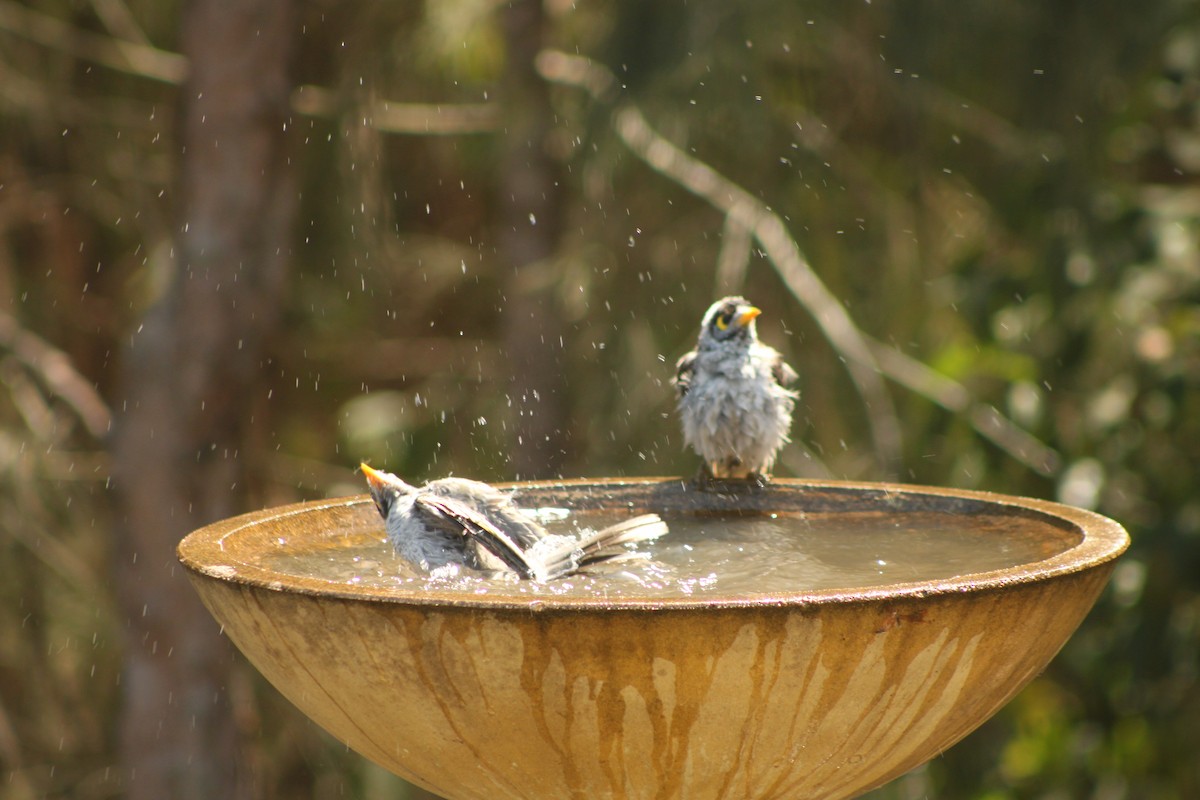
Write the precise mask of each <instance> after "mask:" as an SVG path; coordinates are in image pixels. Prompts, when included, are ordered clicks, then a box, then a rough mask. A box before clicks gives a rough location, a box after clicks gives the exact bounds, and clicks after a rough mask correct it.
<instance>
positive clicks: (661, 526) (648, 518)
mask: <svg viewBox="0 0 1200 800" xmlns="http://www.w3.org/2000/svg"><path fill="white" fill-rule="evenodd" d="M665 533H667V523H665V522H663V520H662V518H661V517H659V516H658V515H657V514H642V515H641V516H637V517H631V518H629V519H627V520H622V521H621V522H618V523H616V524H614V525H609V526H608V527H606V528H601V529H600V530H598V531H586V532H585V533H584V534H583V535H582V536H580V537H578V538H576V537H571V536H555V537H553V539H543V540H542V541H541V542H538V544H537V545H535V547H534V549H535V550H538V551H540V552H538V553H537V559H536V560H537V561H538V562H540V563H541V564H542V565H544V567H545V574H546V576H547V578H557V577H560V576H562V575H567V574H569V573H571V572H573V571H574V570H576V569H578V568H579V567H581V566H586V565H588V564H597V563H600V562H602V561H612V560H623V559H628V558H630V557H632V556H636V555H637V554H636V553H633V552H631V551H629V550H627V549H625V547H624V546H623V545H626V544H633V543H635V542H648V541H650V540H652V539H657V538H658V537H660V536H662V535H664V534H665ZM531 555H532V553H531Z"/></svg>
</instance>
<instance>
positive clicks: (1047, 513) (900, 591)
mask: <svg viewBox="0 0 1200 800" xmlns="http://www.w3.org/2000/svg"><path fill="white" fill-rule="evenodd" d="M687 483H688V481H686V480H684V479H681V478H661V477H657V478H573V479H564V480H545V481H520V482H510V483H497V484H494V485H495V486H497V487H498V488H502V489H510V490H516V491H518V492H529V491H546V492H553V491H567V490H571V489H575V490H579V489H598V490H604V489H609V490H621V489H634V490H643V489H645V490H651V491H653V490H654V489H656V488H667V489H674V488H675V487H674V486H672V484H677V485H685V486H686V484H687ZM768 488H769V489H770V490H771V491H780V490H782V491H799V492H803V491H817V492H828V493H832V495H834V496H836V495H839V494H840V495H852V494H863V493H870V494H871V495H872V496H873V497H876V498H895V499H896V500H901V499H902V500H904V501H906V502H914V501H915V502H917V503H918V504H919V503H920V501H921V500H922V499H923V498H924V499H927V500H931V501H934V502H937V501H939V500H941V501H943V502H945V501H949V502H954V501H964V502H967V503H970V504H973V505H974V504H982V505H983V506H985V507H989V508H994V509H995V510H996V512H997V513H1002V514H1007V515H1012V516H1021V517H1026V518H1029V517H1032V518H1034V519H1037V520H1039V521H1041V522H1042V523H1044V524H1048V525H1050V526H1052V527H1056V528H1059V529H1065V530H1067V531H1072V532H1074V533H1076V534H1077V535H1078V537H1079V541H1078V542H1077V543H1075V544H1073V545H1071V546H1069V547H1067V548H1066V549H1065V550H1062V551H1061V552H1058V553H1055V554H1053V555H1050V556H1048V557H1047V558H1044V559H1041V560H1038V561H1032V562H1028V563H1026V564H1020V565H1017V566H1013V567H1007V568H1004V569H998V570H988V571H981V572H973V573H967V574H964V575H959V576H954V577H949V578H938V579H933V580H927V581H908V582H898V583H889V584H880V585H876V586H860V587H855V588H852V589H814V590H797V591H772V592H762V593H752V594H741V595H728V594H721V593H719V592H714V593H711V594H709V593H705V594H703V595H699V596H696V595H691V596H670V597H667V596H664V597H654V596H644V595H638V596H629V597H611V596H609V597H575V596H561V595H549V594H542V593H519V592H515V591H504V590H503V589H502V588H498V590H497V591H495V592H492V591H489V592H488V593H486V594H482V595H474V594H466V593H464V592H462V591H461V590H453V589H445V590H441V589H437V588H430V587H427V586H425V585H422V586H419V587H414V588H413V589H407V588H405V587H399V586H397V587H381V586H371V585H351V584H342V583H333V582H330V581H325V580H321V579H316V578H308V577H303V576H293V575H286V574H282V573H277V572H272V571H270V570H267V569H265V568H263V567H261V566H259V565H257V564H250V563H247V562H245V561H243V560H238V559H235V558H233V557H231V556H230V554H229V553H228V551H226V550H225V548H224V542H225V540H226V539H227V538H228V537H230V536H233V535H235V534H238V533H239V532H244V531H246V530H248V529H251V528H254V527H257V526H259V525H264V524H269V523H271V522H273V521H277V520H280V519H285V518H290V517H294V516H299V515H304V514H313V513H321V512H331V511H336V510H338V509H343V510H348V509H356V508H358V507H361V506H367V507H373V501H372V500H371V498H370V497H369V496H368V495H365V494H363V495H354V496H350V497H341V498H334V499H329V500H310V501H305V502H300V503H292V504H288V505H283V506H274V507H270V508H264V509H260V510H258V511H251V512H248V513H245V514H240V515H238V516H234V517H229V518H227V519H223V520H220V521H218V522H214V523H212V524H209V525H206V526H204V527H202V528H199V529H197V530H195V531H192V532H191V533H189V534H188V535H187V536H185V537H184V538H183V539H182V540H181V541H180V543H179V545H178V547H177V551H176V555H177V557H178V559H179V561H180V562H181V563H182V564H183V566H184V567H185V568H187V570H188V571H189V572H190V573H191V574H192V575H193V576H197V577H201V578H207V579H212V580H217V581H222V582H226V583H229V584H232V585H234V586H245V587H256V588H258V589H265V590H268V591H272V592H287V593H292V594H300V595H310V596H314V597H321V598H337V599H340V600H346V601H359V602H370V603H390V604H400V605H410V606H431V605H432V606H443V607H456V608H470V609H478V610H521V611H539V612H549V611H589V610H606V611H612V610H619V609H629V610H641V611H645V610H665V609H680V610H684V609H714V608H717V609H719V608H745V607H776V606H798V607H806V606H819V605H820V606H823V605H831V604H843V605H845V604H858V603H868V602H879V601H886V600H903V599H907V598H926V597H931V596H945V595H956V594H967V593H970V594H976V593H980V592H992V591H999V590H1002V589H1006V588H1010V587H1014V586H1020V585H1028V584H1035V583H1040V582H1044V581H1048V580H1052V579H1055V578H1059V577H1064V576H1070V575H1077V574H1081V573H1084V572H1087V571H1089V570H1092V569H1095V568H1097V567H1102V566H1105V565H1109V564H1110V563H1111V562H1112V561H1114V560H1115V559H1116V558H1117V557H1118V556H1120V555H1121V554H1122V553H1123V552H1124V551H1125V550H1126V549H1127V548H1128V546H1129V543H1130V539H1129V534H1128V533H1127V532H1126V530H1125V528H1124V527H1123V526H1122V525H1121V524H1120V523H1118V522H1116V521H1115V520H1112V519H1110V518H1108V517H1105V516H1103V515H1101V514H1098V513H1096V512H1094V511H1089V510H1086V509H1082V508H1077V507H1074V506H1068V505H1064V504H1062V503H1056V502H1053V501H1049V500H1041V499H1037V498H1031V497H1022V496H1017V495H1006V494H998V493H994V492H988V491H980V490H974V489H955V488H946V487H936V486H922V485H917V484H904V483H890V482H873V481H849V480H811V479H800V478H776V479H774V480H773V481H772V482H771V484H770V486H769V487H768ZM746 496H747V497H752V496H753V495H746ZM735 511H736V509H735ZM381 525H382V523H381ZM230 562H233V563H230ZM501 587H502V585H501Z"/></svg>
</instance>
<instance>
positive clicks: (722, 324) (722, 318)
mask: <svg viewBox="0 0 1200 800" xmlns="http://www.w3.org/2000/svg"><path fill="white" fill-rule="evenodd" d="M732 319H733V314H730V313H729V312H725V313H724V314H718V315H717V318H716V320H715V322H716V323H717V330H719V331H723V330H725V329H726V328H728V327H729V321H730V320H732Z"/></svg>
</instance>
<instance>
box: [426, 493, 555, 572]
mask: <svg viewBox="0 0 1200 800" xmlns="http://www.w3.org/2000/svg"><path fill="white" fill-rule="evenodd" d="M414 503H416V504H419V505H421V506H423V507H424V508H425V509H427V510H428V511H431V512H433V513H435V514H440V515H442V516H444V517H447V518H449V519H451V520H453V521H454V522H455V523H457V524H458V525H460V526H461V527H462V531H463V533H464V534H465V535H466V536H468V537H470V538H471V539H473V540H474V541H476V542H478V543H479V544H480V545H481V546H482V547H484V548H485V549H486V550H487V551H488V552H489V553H492V554H493V555H494V556H496V558H498V559H500V560H501V561H503V562H504V563H505V564H506V565H507V566H508V567H509V568H511V569H512V570H513V571H514V572H516V573H517V574H519V575H520V576H521V577H522V578H539V579H540V578H541V577H542V575H541V573H542V570H541V569H539V568H538V565H536V564H534V563H533V562H532V561H530V559H529V558H528V557H527V556H526V554H525V551H524V550H523V549H522V548H521V546H520V544H519V543H518V542H517V540H515V539H514V538H513V537H512V536H510V535H509V534H508V533H506V532H505V531H504V530H503V529H501V528H500V527H499V526H498V525H496V524H495V523H493V522H492V521H491V520H490V519H488V518H487V516H486V515H484V514H481V513H479V512H478V511H477V510H475V509H474V508H472V507H471V506H470V505H468V504H467V503H464V502H462V501H460V500H456V499H455V498H453V497H445V496H439V495H435V494H430V493H428V492H422V493H421V494H420V495H418V496H417V499H416V500H415V501H414Z"/></svg>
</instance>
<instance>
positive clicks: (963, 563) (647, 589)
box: [259, 509, 1073, 599]
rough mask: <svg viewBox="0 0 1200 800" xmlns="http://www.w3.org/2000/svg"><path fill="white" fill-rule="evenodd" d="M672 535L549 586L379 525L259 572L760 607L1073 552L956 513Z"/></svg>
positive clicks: (782, 518)
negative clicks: (395, 543)
mask: <svg viewBox="0 0 1200 800" xmlns="http://www.w3.org/2000/svg"><path fill="white" fill-rule="evenodd" d="M531 513H534V514H535V515H536V516H538V517H539V519H540V520H541V521H542V522H543V524H545V525H546V526H547V528H548V529H550V530H551V531H552V532H555V533H569V532H571V531H572V530H573V529H577V528H579V527H601V526H604V525H608V524H611V523H612V522H613V521H615V519H617V517H615V516H614V515H612V514H607V515H606V514H602V513H593V512H588V513H578V514H570V513H569V512H566V511H565V510H558V509H539V510H536V511H533V512H531ZM664 519H665V521H666V522H667V525H668V526H669V528H670V533H668V534H667V535H666V536H664V537H662V538H661V539H659V540H658V541H655V542H649V543H643V544H641V545H640V546H639V547H638V551H639V552H640V553H643V554H644V558H639V559H637V560H629V561H621V562H618V563H614V564H608V565H601V566H597V567H594V568H590V569H589V570H587V571H586V572H583V573H580V574H576V575H571V576H567V577H564V578H560V579H558V580H555V581H550V582H547V583H544V584H539V583H536V582H533V581H519V580H515V579H505V578H502V577H495V576H486V575H481V574H479V573H477V572H473V571H471V570H460V571H457V572H455V571H453V570H451V571H449V572H441V573H439V574H437V575H434V576H429V575H425V574H423V573H421V572H420V571H418V570H415V569H414V568H413V567H412V566H411V565H409V564H408V563H407V562H405V561H404V560H402V559H400V558H399V557H398V556H396V555H395V553H394V552H393V551H392V548H391V546H390V545H389V544H388V542H387V541H386V539H385V537H384V534H383V529H382V525H379V526H370V527H367V526H364V527H362V528H358V529H346V530H339V531H331V532H329V534H328V535H327V536H326V537H323V538H322V539H321V540H319V541H318V542H317V543H315V544H310V545H307V546H306V547H304V548H303V549H298V548H297V547H294V546H290V545H289V543H288V542H287V541H285V540H280V541H279V542H278V545H277V546H276V547H274V548H272V549H271V550H270V551H269V552H266V553H264V554H263V555H262V557H261V562H260V564H259V566H262V567H265V568H267V569H270V570H272V571H275V572H279V573H283V574H285V575H293V576H302V577H309V578H316V579H319V580H326V581H329V582H330V583H331V584H345V585H347V586H358V587H373V588H376V589H388V588H394V589H397V590H403V591H410V590H413V589H418V590H419V589H421V588H430V589H432V588H436V589H439V590H447V589H449V590H452V591H461V592H463V593H465V594H470V595H480V594H492V595H499V596H510V595H521V596H526V595H534V596H536V595H544V596H553V597H558V596H564V597H586V598H596V597H601V598H611V597H613V596H621V597H632V598H645V599H655V598H680V597H702V596H706V595H707V596H716V595H737V596H753V595H762V594H773V593H784V592H787V593H794V592H808V591H820V590H829V589H839V590H851V589H861V588H865V587H871V586H882V585H890V584H896V583H911V582H918V581H930V580H941V579H947V578H954V577H959V576H964V575H971V574H977V573H983V572H989V571H992V570H998V569H1005V568H1008V567H1014V566H1017V565H1020V564H1027V563H1030V562H1034V561H1040V560H1042V559H1045V558H1048V557H1050V556H1052V555H1055V554H1056V553H1058V552H1062V551H1063V550H1066V549H1067V548H1068V547H1070V546H1071V545H1072V544H1073V542H1072V541H1071V539H1070V537H1069V536H1066V535H1064V534H1063V533H1062V532H1061V531H1059V532H1057V534H1056V535H1053V536H1049V535H1046V534H1045V533H1044V532H1042V533H1041V534H1040V535H1039V534H1035V533H1023V532H1022V531H1021V530H1020V529H1019V528H1018V529H1016V530H1014V526H1013V521H1012V518H1011V517H1004V516H996V517H987V516H986V515H985V516H978V515H976V516H972V517H971V518H970V520H969V522H964V519H963V518H962V517H961V516H957V515H953V514H949V513H936V512H911V513H902V514H893V515H886V516H885V515H880V514H872V513H837V514H813V515H809V514H805V515H783V514H779V515H776V514H766V515H751V516H746V515H739V516H710V515H692V514H686V515H685V514H680V515H674V516H664Z"/></svg>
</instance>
